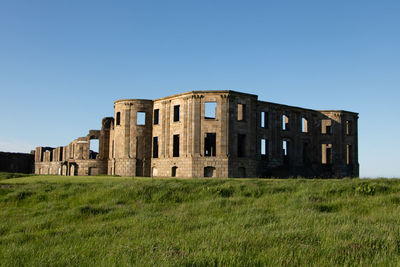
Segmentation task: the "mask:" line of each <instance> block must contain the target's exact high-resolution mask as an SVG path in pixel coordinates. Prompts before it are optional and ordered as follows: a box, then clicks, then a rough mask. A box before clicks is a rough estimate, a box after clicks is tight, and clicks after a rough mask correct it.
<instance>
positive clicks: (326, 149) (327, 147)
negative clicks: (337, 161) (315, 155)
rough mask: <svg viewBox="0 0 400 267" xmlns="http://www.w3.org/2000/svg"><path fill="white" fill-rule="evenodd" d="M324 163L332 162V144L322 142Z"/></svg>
mask: <svg viewBox="0 0 400 267" xmlns="http://www.w3.org/2000/svg"><path fill="white" fill-rule="evenodd" d="M321 161H322V164H326V165H329V164H332V144H322V159H321Z"/></svg>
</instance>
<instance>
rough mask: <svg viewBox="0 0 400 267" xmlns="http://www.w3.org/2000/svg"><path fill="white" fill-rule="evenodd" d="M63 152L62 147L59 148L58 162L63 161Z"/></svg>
mask: <svg viewBox="0 0 400 267" xmlns="http://www.w3.org/2000/svg"><path fill="white" fill-rule="evenodd" d="M63 151H64V148H63V147H60V154H59V156H58V157H59V159H58V160H59V161H62V160H63Z"/></svg>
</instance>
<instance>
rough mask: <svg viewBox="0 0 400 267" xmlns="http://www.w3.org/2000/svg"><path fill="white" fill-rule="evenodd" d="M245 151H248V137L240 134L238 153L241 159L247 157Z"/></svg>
mask: <svg viewBox="0 0 400 267" xmlns="http://www.w3.org/2000/svg"><path fill="white" fill-rule="evenodd" d="M245 149H246V135H245V134H238V143H237V153H238V157H239V158H241V157H245V156H246V155H245V154H246V153H245Z"/></svg>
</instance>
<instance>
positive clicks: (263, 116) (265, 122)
mask: <svg viewBox="0 0 400 267" xmlns="http://www.w3.org/2000/svg"><path fill="white" fill-rule="evenodd" d="M260 125H261V127H262V128H268V112H265V111H262V112H261V122H260Z"/></svg>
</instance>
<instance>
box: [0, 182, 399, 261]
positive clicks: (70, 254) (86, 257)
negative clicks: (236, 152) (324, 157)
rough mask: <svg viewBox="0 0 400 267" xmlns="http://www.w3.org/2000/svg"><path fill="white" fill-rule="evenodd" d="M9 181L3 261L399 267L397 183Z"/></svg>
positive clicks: (0, 221)
mask: <svg viewBox="0 0 400 267" xmlns="http://www.w3.org/2000/svg"><path fill="white" fill-rule="evenodd" d="M1 177H3V178H4V176H1V175H0V179H1ZM8 178H9V179H3V180H1V181H0V264H1V265H3V266H22V265H24V266H88V265H90V266H93V265H96V266H121V265H140V266H148V265H157V266H165V265H173V266H178V265H179V266H180V265H186V266H216V265H222V266H226V265H229V266H231V265H236V266H239V265H240V266H242V265H271V266H275V265H280V266H287V265H299V266H300V265H302V266H303V265H308V266H310V265H317V266H331V265H391V266H399V265H400V180H395V179H377V180H373V179H371V180H368V179H343V180H306V179H290V180H271V179H270V180H263V179H260V180H257V179H151V178H121V177H103V176H99V177H54V176H31V177H26V178H23V177H20V178H11V179H10V177H8Z"/></svg>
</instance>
